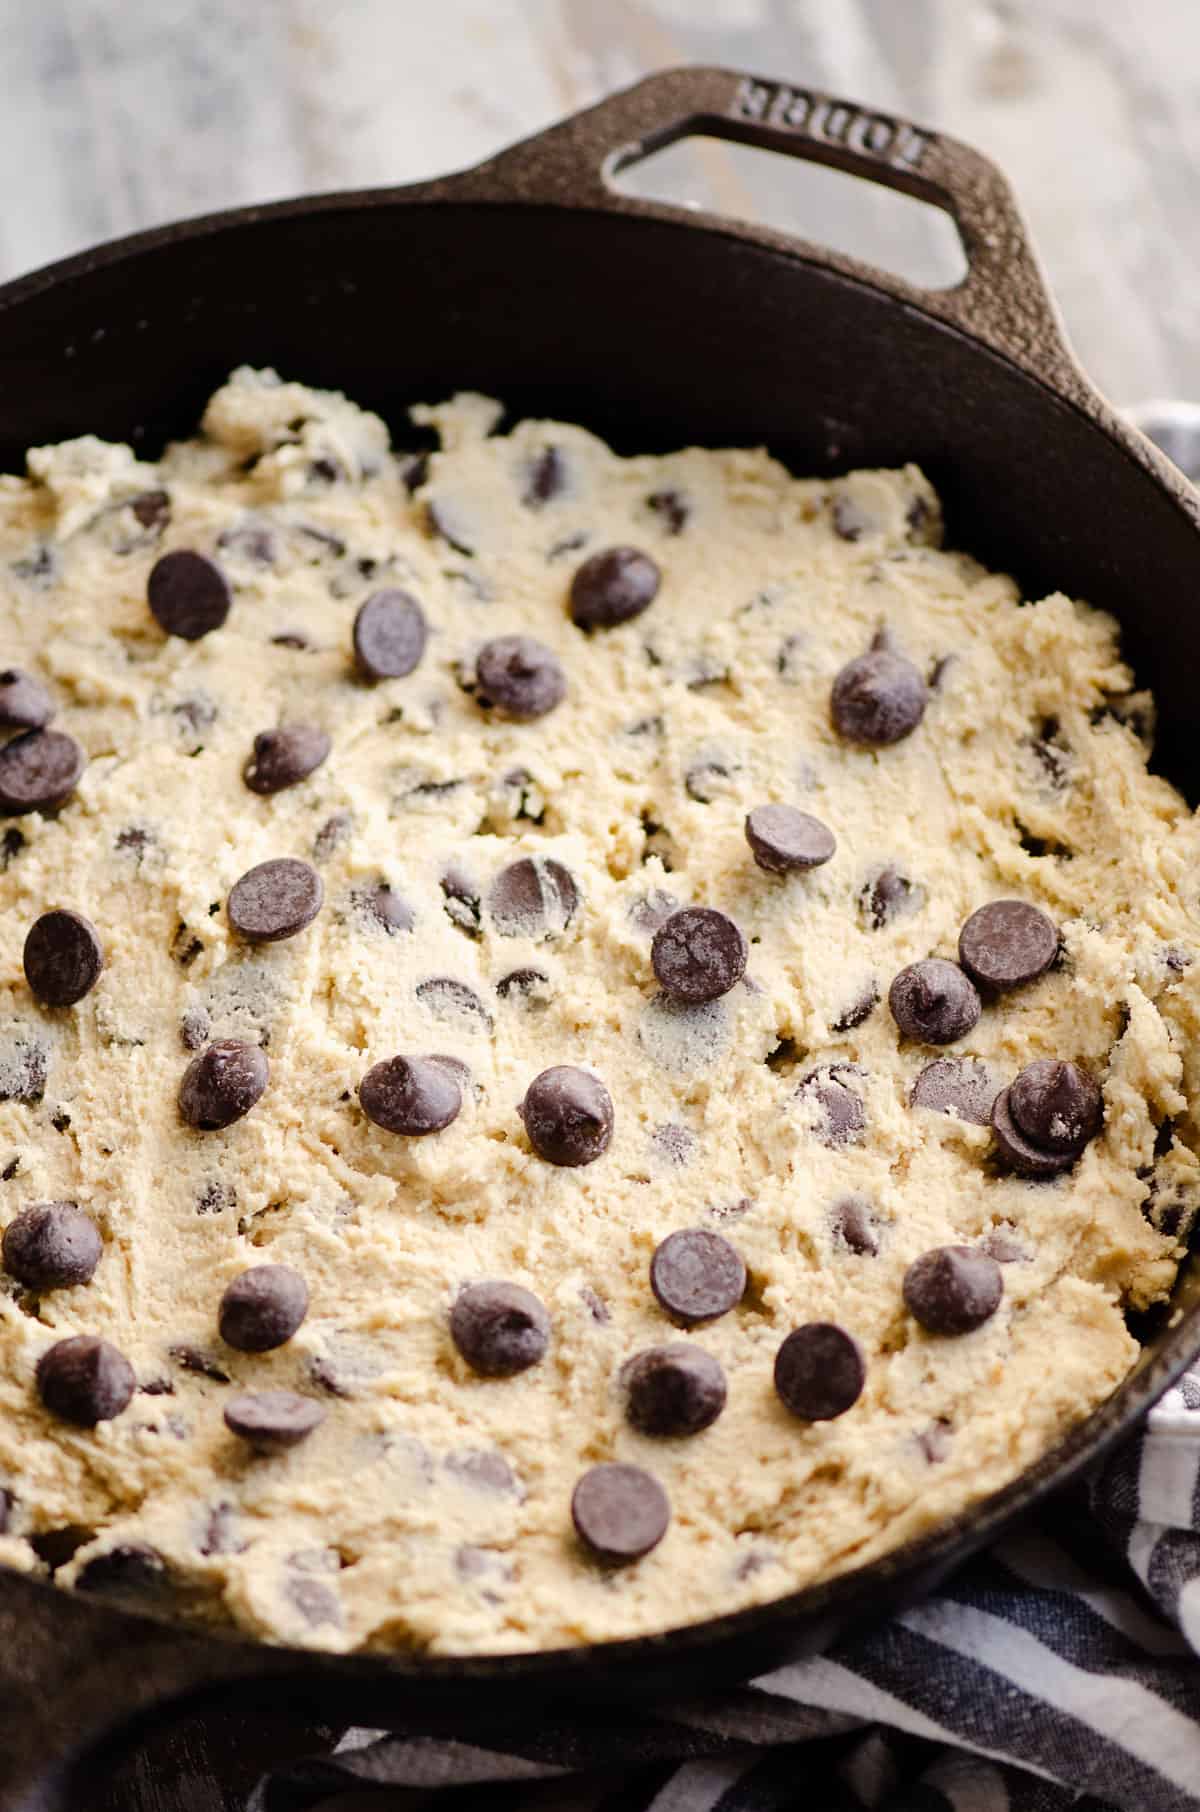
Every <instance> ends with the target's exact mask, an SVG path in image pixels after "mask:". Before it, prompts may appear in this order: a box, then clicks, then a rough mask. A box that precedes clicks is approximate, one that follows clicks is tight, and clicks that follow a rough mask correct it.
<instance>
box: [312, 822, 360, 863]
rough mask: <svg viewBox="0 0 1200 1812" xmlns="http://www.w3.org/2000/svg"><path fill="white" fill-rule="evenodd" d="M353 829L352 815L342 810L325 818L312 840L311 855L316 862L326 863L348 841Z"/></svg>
mask: <svg viewBox="0 0 1200 1812" xmlns="http://www.w3.org/2000/svg"><path fill="white" fill-rule="evenodd" d="M353 829H354V817H353V814H352V813H350V812H348V811H345V810H342V811H340V812H334V814H333V816H332V817H330V818H326V820H325V822H324V824H323V825H322V826H321V828H320V830H319V831H318V832H317V834H316V836H315V837H314V838H313V855H314V856H315V857H316V859H317V861H318V862H327V861H328V860H329V858H330V856H332V855H333V854H334V853H335V852H336V851H337V850H339V849H341V848H342V847H343V846H344V845H345V844H346V843H348V842H349V840H350V834H351V832H352V831H353Z"/></svg>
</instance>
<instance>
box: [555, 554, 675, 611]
mask: <svg viewBox="0 0 1200 1812" xmlns="http://www.w3.org/2000/svg"><path fill="white" fill-rule="evenodd" d="M661 579H662V574H661V573H660V572H659V570H658V566H657V564H656V563H655V561H653V560H652V559H651V558H650V556H649V554H643V553H642V552H641V550H640V549H639V548H636V547H606V548H604V549H602V550H601V552H600V553H598V554H592V555H591V557H590V558H589V559H587V560H585V561H584V563H583V565H582V566H581V567H579V568H578V570H577V571H576V574H575V577H574V578H573V579H572V580H571V595H570V611H571V621H572V622H573V623H575V624H577V625H578V627H579V628H580V629H612V628H615V626H616V625H617V624H618V623H628V622H629V621H630V620H631V618H633V617H640V616H641V614H642V612H643V611H644V610H648V609H649V607H650V605H651V604H652V603H653V602H654V599H655V597H656V596H657V595H658V587H659V584H660V582H661Z"/></svg>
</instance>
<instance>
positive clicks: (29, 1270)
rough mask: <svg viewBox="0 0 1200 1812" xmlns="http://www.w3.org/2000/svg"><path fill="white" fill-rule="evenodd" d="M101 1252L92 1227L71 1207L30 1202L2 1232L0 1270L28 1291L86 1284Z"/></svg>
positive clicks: (79, 1210) (64, 1203) (87, 1219)
mask: <svg viewBox="0 0 1200 1812" xmlns="http://www.w3.org/2000/svg"><path fill="white" fill-rule="evenodd" d="M103 1249H104V1248H103V1245H102V1242H101V1239H100V1234H99V1231H98V1230H97V1227H96V1223H95V1221H94V1220H92V1218H91V1216H90V1215H88V1214H85V1213H84V1212H83V1209H82V1208H77V1207H76V1205H75V1203H74V1202H36V1203H35V1204H34V1205H33V1207H31V1208H25V1209H22V1211H21V1213H20V1214H18V1215H17V1217H16V1219H15V1220H13V1221H10V1222H9V1224H8V1226H7V1227H6V1228H5V1230H4V1242H3V1255H4V1268H5V1270H6V1271H8V1272H9V1273H10V1274H11V1275H12V1276H13V1277H15V1278H16V1280H17V1282H18V1283H23V1284H24V1285H25V1286H26V1288H27V1289H30V1290H61V1289H65V1288H67V1287H68V1286H70V1285H72V1284H85V1283H88V1282H90V1281H91V1278H92V1276H93V1274H94V1272H95V1269H96V1266H97V1265H98V1264H99V1263H100V1254H101V1252H102V1251H103Z"/></svg>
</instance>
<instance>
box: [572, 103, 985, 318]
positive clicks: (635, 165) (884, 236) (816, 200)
mask: <svg viewBox="0 0 1200 1812" xmlns="http://www.w3.org/2000/svg"><path fill="white" fill-rule="evenodd" d="M608 180H609V182H610V183H611V185H612V187H613V188H615V189H619V190H620V191H621V193H622V194H625V195H633V196H636V197H638V199H640V200H643V201H666V202H671V203H673V204H674V205H675V206H676V207H683V208H703V209H704V210H705V211H706V212H708V213H711V214H718V215H723V216H725V217H726V218H727V219H733V220H749V221H753V222H755V223H756V224H758V225H760V226H769V227H774V228H777V229H778V230H779V231H781V232H785V233H797V234H799V235H801V236H802V237H803V238H805V239H808V240H810V241H811V242H812V243H813V244H814V245H822V246H828V247H829V248H830V250H831V251H835V252H842V253H844V254H846V255H848V256H849V257H852V258H859V259H862V260H863V261H864V262H865V263H867V264H874V265H877V266H879V267H880V268H881V269H883V270H887V271H891V272H893V273H894V274H895V275H896V276H898V277H903V278H904V279H905V280H906V281H907V282H909V283H912V284H915V285H916V286H917V287H918V288H920V289H933V290H936V289H953V288H955V286H956V285H957V284H959V283H961V282H962V280H963V278H964V277H965V276H966V274H967V259H966V254H965V253H964V251H963V245H962V240H961V239H960V238H959V234H958V228H957V227H956V226H955V224H954V221H953V220H952V219H951V217H950V215H949V214H947V213H946V212H945V210H944V209H943V208H939V207H936V206H935V205H934V204H933V203H931V202H927V201H920V200H918V199H917V197H916V196H914V195H905V194H901V193H899V192H898V191H897V190H895V189H887V188H884V187H883V186H882V185H881V184H880V183H877V182H872V181H871V179H870V178H869V177H862V176H854V175H851V174H850V173H849V172H847V171H843V170H834V169H831V168H829V166H828V165H824V164H816V163H808V162H806V161H804V160H803V158H802V157H797V156H789V155H788V154H787V153H786V152H779V151H773V150H769V149H766V148H760V147H759V146H756V145H746V144H739V143H736V142H734V141H732V140H729V139H726V138H718V137H716V136H710V135H708V134H705V133H690V134H689V133H686V132H685V134H684V135H683V136H681V137H677V138H673V139H672V140H671V141H670V142H669V143H667V144H665V145H662V146H659V147H657V148H655V149H653V150H650V151H648V152H647V153H646V154H645V155H644V156H641V155H637V154H635V155H634V156H633V157H632V158H631V159H630V160H629V161H628V162H621V163H619V164H617V165H615V166H612V167H610V169H609V172H608Z"/></svg>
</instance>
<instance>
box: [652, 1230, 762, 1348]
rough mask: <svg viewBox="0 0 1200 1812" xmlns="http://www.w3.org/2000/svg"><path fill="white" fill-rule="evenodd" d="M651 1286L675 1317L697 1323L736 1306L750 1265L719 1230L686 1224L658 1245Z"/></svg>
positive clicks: (711, 1319) (680, 1320)
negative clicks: (717, 1231)
mask: <svg viewBox="0 0 1200 1812" xmlns="http://www.w3.org/2000/svg"><path fill="white" fill-rule="evenodd" d="M650 1288H651V1289H652V1290H653V1291H654V1294H655V1296H656V1297H657V1299H658V1301H659V1303H660V1304H661V1305H662V1307H663V1308H664V1309H665V1310H666V1312H667V1314H668V1315H670V1316H671V1317H672V1319H673V1320H675V1321H679V1322H682V1323H683V1325H684V1326H685V1327H694V1326H695V1325H696V1323H697V1322H701V1321H714V1320H715V1319H716V1317H717V1316H718V1315H726V1314H728V1313H729V1311H730V1309H735V1308H736V1307H737V1305H738V1303H739V1302H740V1301H741V1300H742V1297H743V1295H744V1294H745V1291H746V1266H745V1263H744V1262H743V1259H742V1255H741V1253H740V1252H739V1251H738V1250H737V1248H736V1246H731V1245H730V1243H729V1241H728V1240H727V1239H725V1238H723V1237H722V1235H721V1234H719V1233H710V1232H708V1231H707V1230H706V1229H704V1228H702V1227H686V1228H683V1229H681V1230H680V1231H679V1232H678V1233H670V1234H668V1235H667V1237H666V1239H665V1240H663V1242H662V1244H661V1245H660V1246H658V1247H657V1249H656V1250H655V1253H654V1257H653V1258H652V1259H651V1261H650Z"/></svg>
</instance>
